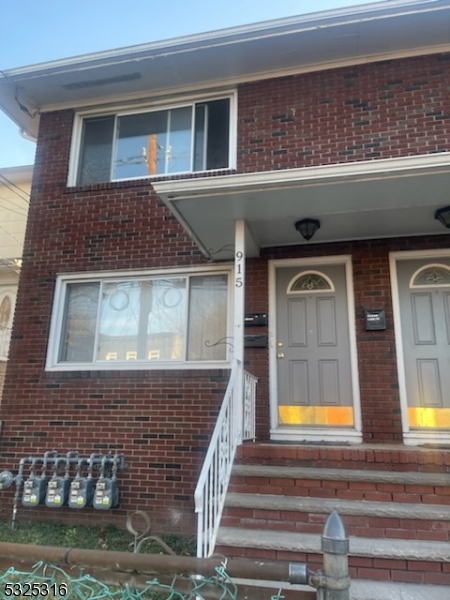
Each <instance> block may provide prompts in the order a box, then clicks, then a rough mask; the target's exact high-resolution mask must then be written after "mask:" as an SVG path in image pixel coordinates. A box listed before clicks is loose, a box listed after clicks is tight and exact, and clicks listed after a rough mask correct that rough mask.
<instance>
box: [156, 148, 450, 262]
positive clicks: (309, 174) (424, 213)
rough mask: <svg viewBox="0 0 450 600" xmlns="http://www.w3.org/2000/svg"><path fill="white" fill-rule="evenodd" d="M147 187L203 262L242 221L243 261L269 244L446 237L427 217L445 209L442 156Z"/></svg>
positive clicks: (446, 172)
mask: <svg viewBox="0 0 450 600" xmlns="http://www.w3.org/2000/svg"><path fill="white" fill-rule="evenodd" d="M153 186H154V188H155V190H156V192H157V194H158V195H159V196H160V197H161V198H162V199H163V201H164V202H165V203H166V205H167V206H168V207H169V209H170V210H171V211H172V212H173V213H174V214H175V215H176V216H177V218H178V220H179V221H180V223H182V225H183V226H184V227H185V229H186V230H187V231H188V232H189V233H190V235H191V237H192V238H193V239H194V240H195V241H196V243H197V244H198V246H199V247H200V248H201V250H202V251H203V253H204V254H205V256H207V257H209V258H211V259H212V260H227V259H230V258H231V257H232V255H233V245H234V241H235V237H234V236H235V221H236V220H237V219H243V220H245V222H246V223H247V227H248V233H249V235H248V236H247V238H248V240H247V255H248V256H258V255H259V252H260V250H261V249H262V248H268V247H274V246H285V245H286V246H287V245H294V244H302V243H305V244H308V243H316V242H317V243H326V242H336V241H343V240H356V239H358V240H360V239H377V238H386V237H397V236H410V235H428V234H430V235H435V234H436V235H438V234H443V233H448V230H446V229H444V228H443V226H442V225H441V224H440V223H439V222H438V221H436V220H435V219H434V213H435V211H436V209H438V208H441V207H443V206H447V205H448V204H450V199H449V192H448V191H449V189H450V152H449V153H447V152H445V153H442V154H431V155H430V154H428V155H421V156H411V157H406V158H391V159H377V160H371V161H361V162H354V163H347V164H334V165H327V166H319V167H307V168H303V169H287V170H283V171H272V172H267V171H266V172H261V173H246V174H235V175H223V176H217V177H214V176H212V177H204V178H196V179H184V180H183V179H182V180H176V181H174V180H169V181H159V182H154V183H153ZM305 217H312V218H316V219H319V220H320V222H321V228H320V229H319V231H318V232H317V233H316V235H315V236H314V239H313V240H312V242H306V241H305V240H304V239H303V238H301V236H300V235H299V233H298V232H297V231H296V229H295V226H294V225H295V222H296V221H297V220H299V219H302V218H305Z"/></svg>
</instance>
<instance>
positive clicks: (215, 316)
mask: <svg viewBox="0 0 450 600" xmlns="http://www.w3.org/2000/svg"><path fill="white" fill-rule="evenodd" d="M228 278H229V273H228V272H209V271H200V272H188V273H170V274H169V273H164V274H146V275H142V274H139V275H126V276H125V275H120V274H119V275H118V274H107V275H102V276H97V277H88V276H86V275H85V276H81V277H78V278H77V277H74V276H68V277H64V276H61V277H59V278H58V283H57V293H56V300H55V306H54V314H53V322H52V331H51V335H50V344H49V352H48V360H47V368H49V369H54V368H58V369H60V368H124V369H125V368H136V366H140V367H145V368H152V367H154V366H158V365H159V366H162V365H163V364H164V365H168V366H171V365H177V366H179V365H180V364H189V365H193V364H194V363H200V364H201V365H202V366H204V364H205V363H208V362H211V363H216V362H223V361H227V359H228V356H227V347H228V344H226V343H225V342H226V338H227V335H228V323H229V318H228V313H229V297H228V296H229V291H228V290H229V285H228Z"/></svg>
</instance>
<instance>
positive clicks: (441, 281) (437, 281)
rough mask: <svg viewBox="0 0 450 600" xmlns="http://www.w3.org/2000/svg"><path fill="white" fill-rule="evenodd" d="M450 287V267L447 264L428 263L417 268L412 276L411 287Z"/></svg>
mask: <svg viewBox="0 0 450 600" xmlns="http://www.w3.org/2000/svg"><path fill="white" fill-rule="evenodd" d="M430 286H435V287H436V286H448V287H450V267H448V266H447V265H441V264H433V265H426V266H425V267H421V268H420V269H419V270H417V271H416V272H415V273H414V275H413V276H412V277H411V281H410V284H409V287H411V288H413V287H430Z"/></svg>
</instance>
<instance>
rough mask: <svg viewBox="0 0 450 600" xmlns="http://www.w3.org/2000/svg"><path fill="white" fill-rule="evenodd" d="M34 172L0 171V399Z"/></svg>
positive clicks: (19, 168) (19, 170) (30, 168)
mask: <svg viewBox="0 0 450 600" xmlns="http://www.w3.org/2000/svg"><path fill="white" fill-rule="evenodd" d="M32 173H33V169H32V167H30V166H26V167H11V168H5V169H0V399H1V396H2V390H3V381H4V378H5V371H6V362H7V360H8V353H9V344H10V341H11V331H12V323H13V317H14V306H15V303H16V296H17V286H18V282H19V273H20V266H21V263H22V249H23V240H24V236H25V226H26V222H27V212H28V205H29V201H30V189H31V177H32Z"/></svg>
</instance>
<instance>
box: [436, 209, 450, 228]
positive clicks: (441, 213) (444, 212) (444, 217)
mask: <svg viewBox="0 0 450 600" xmlns="http://www.w3.org/2000/svg"><path fill="white" fill-rule="evenodd" d="M434 218H435V219H437V220H438V221H439V223H442V225H443V226H444V227H448V228H449V229H450V206H445V207H444V208H439V209H438V210H437V211H436V212H435V213H434Z"/></svg>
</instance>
